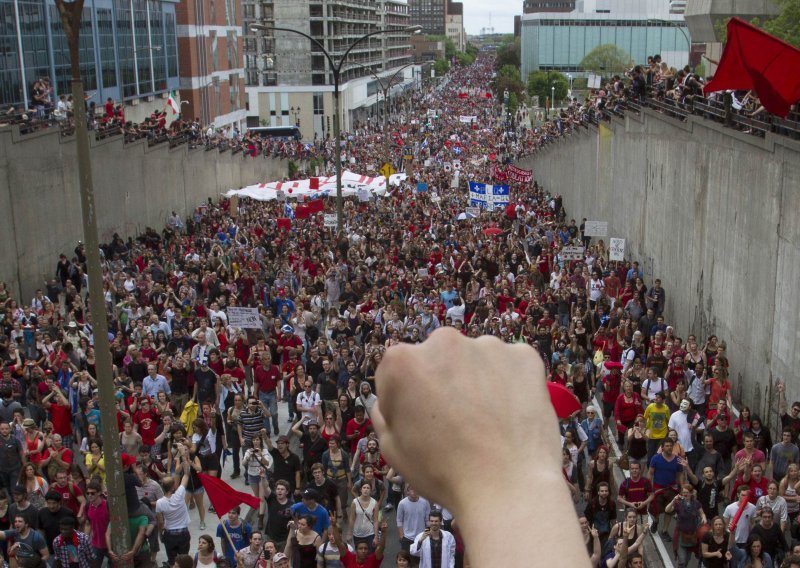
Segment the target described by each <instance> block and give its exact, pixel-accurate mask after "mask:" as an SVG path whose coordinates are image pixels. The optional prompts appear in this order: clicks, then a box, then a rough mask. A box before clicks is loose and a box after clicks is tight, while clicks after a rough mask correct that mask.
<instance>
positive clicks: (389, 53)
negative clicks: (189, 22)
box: [242, 0, 418, 139]
mask: <svg viewBox="0 0 800 568" xmlns="http://www.w3.org/2000/svg"><path fill="white" fill-rule="evenodd" d="M242 11H243V16H242V24H243V27H244V30H245V35H244V58H245V63H244V67H245V78H246V92H247V113H246V114H247V124H248V125H249V126H257V125H268V126H286V125H292V124H298V123H299V125H300V130H301V133H302V134H303V137H304V138H306V139H312V138H315V137H316V138H319V137H325V136H328V135H329V134H331V132H332V127H333V123H332V117H333V113H334V110H335V109H334V105H333V84H334V74H333V71H332V68H331V63H330V61H328V59H327V58H326V57H325V55H324V54H323V53H322V51H320V50H319V49H318V48H317V47H316V46H314V45H313V44H312V43H311V41H310V40H309V39H308V38H305V37H303V36H302V35H299V34H296V33H292V32H286V31H280V30H275V31H268V32H253V31H252V30H251V29H250V26H251V25H252V24H261V25H266V26H275V27H279V28H288V29H294V30H298V31H300V32H303V33H305V34H307V35H309V36H311V37H313V38H314V39H315V40H317V41H318V42H319V43H320V44H321V45H323V46H324V48H325V50H326V51H327V52H328V53H329V54H330V55H331V56H332V58H333V61H334V62H335V64H336V65H338V63H339V61H340V60H341V57H343V56H344V54H345V52H347V51H348V49H349V48H350V46H351V45H352V44H353V42H354V41H355V40H357V39H358V38H360V37H362V36H364V35H365V34H368V33H371V32H374V31H378V30H384V29H388V30H394V31H393V33H387V34H380V35H377V36H373V37H370V38H367V39H365V40H363V41H360V42H359V43H358V44H357V45H356V46H355V47H353V48H352V49H350V51H349V53H348V54H347V59H346V60H345V62H344V64H343V65H342V71H341V75H340V93H341V102H342V109H343V111H344V116H343V122H342V130H343V131H347V130H348V129H350V128H351V127H352V124H353V122H354V121H355V120H361V119H363V118H366V117H367V116H369V112H370V110H369V109H374V108H375V106H376V104H377V101H378V98H379V94H378V91H379V90H380V88H379V85H378V82H377V81H376V80H375V79H374V77H373V74H374V75H377V76H378V77H381V78H384V77H385V79H384V82H386V81H388V79H389V78H391V77H392V76H393V75H394V73H395V72H397V71H398V70H399V69H401V68H402V67H403V66H404V65H407V64H410V63H412V61H413V58H412V52H411V43H410V41H409V34H408V32H407V31H404V30H405V29H406V28H407V27H408V26H409V25H411V23H410V21H409V20H410V14H409V5H408V3H407V2H406V1H405V0H378V1H377V2H376V1H374V0H344V1H339V2H328V1H327V0H297V1H292V2H287V1H286V0H274V1H273V0H270V1H259V0H243V2H242ZM416 77H417V75H415V73H414V70H412V69H411V68H410V67H409V68H406V69H404V70H403V71H402V72H400V74H399V75H398V76H397V77H395V79H394V80H393V81H392V82H393V84H395V83H400V84H402V85H404V86H408V85H410V84H411V82H413V81H415V80H418V79H415V78H416Z"/></svg>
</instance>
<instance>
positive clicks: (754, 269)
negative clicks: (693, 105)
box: [522, 110, 800, 425]
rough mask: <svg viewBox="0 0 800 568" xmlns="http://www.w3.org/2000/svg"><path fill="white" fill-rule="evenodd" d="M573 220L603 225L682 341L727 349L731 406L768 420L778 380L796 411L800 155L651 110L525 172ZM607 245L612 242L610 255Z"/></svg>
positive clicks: (794, 146)
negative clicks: (659, 286) (713, 339)
mask: <svg viewBox="0 0 800 568" xmlns="http://www.w3.org/2000/svg"><path fill="white" fill-rule="evenodd" d="M522 166H523V167H529V168H533V170H534V175H535V177H536V179H537V180H538V181H539V182H540V183H543V184H544V186H545V187H546V188H548V189H549V190H550V191H551V192H553V193H560V194H562V195H563V196H564V203H565V206H566V208H567V213H568V216H569V217H574V218H575V219H577V220H578V222H580V219H581V218H582V217H587V218H589V219H590V220H600V221H608V223H609V237H623V238H625V239H626V258H630V259H634V260H639V261H640V263H641V264H643V266H644V268H645V272H646V281H647V284H648V285H650V284H651V283H652V281H653V278H654V277H658V278H661V280H662V282H663V285H664V287H665V289H666V294H667V307H666V309H667V315H668V321H670V322H672V323H674V324H675V326H676V330H677V332H678V334H679V335H680V336H681V337H683V338H685V337H686V335H687V334H688V333H690V332H691V333H695V334H697V335H698V339H699V340H701V341H702V340H704V339H705V337H706V336H707V335H708V334H710V333H714V334H716V335H717V336H718V337H719V338H720V339H722V340H725V341H726V342H727V344H728V351H729V356H730V360H731V371H732V373H731V378H732V381H733V383H734V389H735V391H734V398H736V399H737V400H739V401H741V402H743V403H745V404H749V405H751V407H752V408H753V410H754V412H758V413H760V414H761V416H762V418H764V420H765V421H768V422H769V423H770V424H772V425H775V423H776V417H775V415H774V414H773V415H771V416H770V417H767V414H769V413H770V410H771V409H774V404H775V401H776V400H777V394H776V391H775V387H774V383H775V381H776V380H777V379H778V378H782V379H785V380H786V382H787V394H788V398H789V399H790V400H800V380H798V371H797V370H798V369H800V352H799V351H798V347H799V346H800V325H799V324H800V287H799V286H798V282H800V222H798V214H799V213H800V144H798V143H797V142H796V141H791V140H788V139H785V138H782V137H778V136H773V135H771V134H770V135H767V137H766V139H759V138H756V137H753V136H751V135H748V134H742V133H737V132H733V131H731V130H729V129H725V128H723V127H722V126H720V125H717V124H715V123H713V122H710V121H705V120H702V119H700V118H697V117H690V118H689V121H688V122H685V123H682V122H680V121H677V120H674V119H671V118H668V117H665V116H663V115H661V114H659V113H656V112H653V111H649V110H647V111H644V113H643V114H642V115H641V116H628V117H626V118H625V120H624V121H623V120H619V119H614V120H613V121H612V123H611V124H610V125H603V126H601V127H600V129H599V130H598V129H590V130H589V131H587V132H582V133H580V134H576V135H573V136H571V137H570V138H568V139H565V140H561V141H559V142H557V143H555V144H553V145H551V146H549V147H548V148H546V149H545V150H544V151H542V152H540V153H539V154H537V155H536V156H534V157H531V158H528V159H526V160H524V161H523V163H522ZM607 243H608V239H606V244H607Z"/></svg>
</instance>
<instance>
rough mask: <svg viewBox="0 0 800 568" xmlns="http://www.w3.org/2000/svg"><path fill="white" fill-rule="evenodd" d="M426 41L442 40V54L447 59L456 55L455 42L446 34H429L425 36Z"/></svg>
mask: <svg viewBox="0 0 800 568" xmlns="http://www.w3.org/2000/svg"><path fill="white" fill-rule="evenodd" d="M426 39H427V40H428V41H443V42H444V56H445V58H446V59H447V60H450V59H453V57H455V56H456V53H457V50H456V44H455V42H454V41H453V40H452V39H450V38H449V37H447V36H443V35H429V36H426Z"/></svg>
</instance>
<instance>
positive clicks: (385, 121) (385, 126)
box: [361, 63, 414, 191]
mask: <svg viewBox="0 0 800 568" xmlns="http://www.w3.org/2000/svg"><path fill="white" fill-rule="evenodd" d="M413 65H414V63H406V64H405V65H403V66H402V67H400V69H398V70H397V71H395V72H394V74H392V76H391V77H389V80H388V81H386V85H384V84H383V81H382V80H381V78H380V77H378V75H377V74H375V73H374V72H372V71H369V69H368V68H367V67H365V66H364V65H361V67H364V69H367V70H368V71H369V73H370V75H372V76H373V77H374V78H375V80H376V81H377V82H378V85H379V86H380V88H381V92H382V93H383V157H384V163H385V164H388V163H389V134H388V132H389V113H388V112H387V109H386V103H387V101H388V100H389V91H390V90H391V89H392V87H393V86H394V85H393V84H392V83H393V81H394V80H395V79H396V78H397V76H398V75H400V72H401V71H403V70H404V69H406V68H407V67H411V66H413ZM386 190H387V191H388V190H389V174H388V173H387V174H386Z"/></svg>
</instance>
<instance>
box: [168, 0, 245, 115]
mask: <svg viewBox="0 0 800 568" xmlns="http://www.w3.org/2000/svg"><path fill="white" fill-rule="evenodd" d="M176 17H177V21H178V58H179V68H180V96H181V101H182V103H185V106H183V107H182V114H183V115H184V116H186V117H199V118H200V121H201V122H202V123H203V124H213V125H214V126H215V127H218V128H219V127H225V126H228V125H236V126H238V127H239V128H243V127H244V123H245V116H246V111H245V89H244V85H245V77H244V63H243V43H242V13H241V3H240V2H238V1H237V0H221V1H220V0H187V1H185V2H181V3H180V4H178V5H177V6H176Z"/></svg>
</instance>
